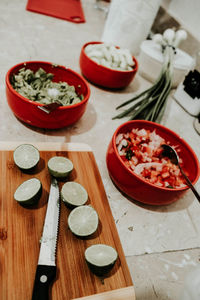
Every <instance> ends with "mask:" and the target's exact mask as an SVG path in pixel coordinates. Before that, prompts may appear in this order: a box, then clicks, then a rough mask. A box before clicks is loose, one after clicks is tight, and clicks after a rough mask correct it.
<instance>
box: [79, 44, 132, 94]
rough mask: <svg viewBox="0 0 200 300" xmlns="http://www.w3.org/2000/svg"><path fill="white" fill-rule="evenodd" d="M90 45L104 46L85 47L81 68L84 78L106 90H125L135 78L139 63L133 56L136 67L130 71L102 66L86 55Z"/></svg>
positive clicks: (81, 56)
mask: <svg viewBox="0 0 200 300" xmlns="http://www.w3.org/2000/svg"><path fill="white" fill-rule="evenodd" d="M90 44H102V42H89V43H86V44H85V45H83V47H82V49H81V54H80V60H79V63H80V68H81V72H82V74H83V76H85V77H86V78H87V79H88V80H89V81H90V82H92V83H94V84H96V85H98V86H101V87H105V88H111V89H121V88H125V87H126V86H127V85H129V84H130V82H131V81H132V80H133V78H134V77H135V74H136V72H137V70H138V62H137V60H136V59H135V57H134V56H133V60H134V62H135V66H134V68H133V69H132V70H130V71H118V70H114V69H110V68H107V67H105V66H102V65H100V64H98V63H96V62H95V61H93V60H92V59H91V58H90V57H89V56H87V54H86V53H85V47H87V46H88V45H90Z"/></svg>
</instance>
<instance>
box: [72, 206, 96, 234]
mask: <svg viewBox="0 0 200 300" xmlns="http://www.w3.org/2000/svg"><path fill="white" fill-rule="evenodd" d="M98 223H99V217H98V214H97V212H96V210H95V209H94V208H93V207H92V206H90V205H82V206H78V207H76V208H74V209H73V210H72V211H71V213H70V214H69V217H68V226H69V229H70V230H71V231H72V232H73V233H74V234H75V235H77V236H79V237H86V236H89V235H91V234H93V233H94V232H95V231H96V230H97V227H98Z"/></svg>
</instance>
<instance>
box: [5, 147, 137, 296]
mask: <svg viewBox="0 0 200 300" xmlns="http://www.w3.org/2000/svg"><path fill="white" fill-rule="evenodd" d="M34 145H35V146H38V145H37V144H34ZM40 146H41V145H40ZM49 146H50V145H48V147H47V148H48V151H45V150H44V148H45V146H44V145H43V146H41V149H43V150H41V149H40V148H39V150H40V155H41V159H40V162H39V165H38V166H37V168H36V170H35V171H34V173H33V174H25V173H22V172H21V171H20V170H19V169H18V168H17V167H16V165H15V164H14V162H13V151H12V150H3V149H2V148H0V149H1V150H0V172H1V174H0V299H1V300H28V299H31V295H32V288H33V282H34V277H35V270H36V266H37V262H38V256H39V240H40V238H41V234H42V229H43V222H44V217H45V213H46V204H47V200H48V192H49V186H50V177H49V174H48V171H47V161H48V159H49V158H50V157H52V156H54V155H62V156H65V157H68V158H69V159H71V160H72V162H73V164H74V170H73V171H72V173H71V175H70V178H68V180H73V181H76V182H78V183H80V184H82V185H83V186H84V187H85V188H86V190H87V192H88V195H89V200H88V203H87V204H91V205H92V206H93V207H94V208H95V209H96V211H97V212H98V215H99V219H100V224H99V227H98V230H97V232H96V233H95V234H93V235H92V236H91V237H90V238H88V239H79V238H77V237H75V236H74V235H73V234H72V233H71V232H70V230H69V229H68V225H67V217H68V215H69V213H70V210H69V209H68V208H66V206H65V205H64V204H63V203H61V216H60V227H59V238H58V250H57V279H56V281H55V282H54V284H53V286H52V292H51V294H52V297H51V298H52V299H53V300H61V299H66V300H67V299H74V298H81V297H86V296H90V295H94V294H100V293H104V292H108V291H112V290H116V289H122V288H126V287H131V288H132V290H133V283H132V280H131V276H130V273H129V270H128V267H127V263H126V260H125V256H124V253H123V249H122V246H121V243H120V239H119V236H118V233H117V230H116V226H115V223H114V220H113V217H112V213H111V210H110V206H109V203H108V200H107V197H106V194H105V190H104V187H103V183H102V180H101V176H100V173H99V171H98V168H97V165H96V162H95V158H94V155H93V153H92V152H91V151H68V150H65V149H69V147H67V146H66V145H64V146H63V145H62V146H61V145H58V148H57V151H56V149H55V145H54V147H52V148H53V149H54V150H52V151H51V150H50V147H49ZM61 149H62V150H61ZM31 177H36V178H39V179H40V180H41V182H42V184H43V192H42V197H41V199H40V201H39V203H38V205H37V206H35V207H33V208H24V207H22V206H20V205H19V204H18V203H17V202H16V201H15V200H14V199H13V194H14V192H15V190H16V188H17V186H18V185H19V184H21V183H22V182H23V181H24V180H27V179H29V178H31ZM63 183H64V182H59V185H60V188H61V186H62V185H63ZM97 243H105V244H108V245H111V246H113V247H115V248H116V250H117V252H118V254H119V258H118V260H117V262H116V264H115V266H114V268H113V270H112V271H111V273H110V274H109V276H107V277H106V278H105V279H104V282H103V283H102V281H101V280H100V279H99V278H98V277H96V276H95V275H93V274H92V273H91V272H90V270H89V269H88V267H87V265H86V262H85V259H84V251H85V249H86V248H87V247H88V246H90V245H93V244H97ZM102 299H104V298H102ZM105 299H106V298H105ZM111 299H112V298H111ZM113 299H114V298H113ZM116 299H118V298H116ZM119 299H123V300H124V299H126V298H119ZM129 299H134V297H132V298H129Z"/></svg>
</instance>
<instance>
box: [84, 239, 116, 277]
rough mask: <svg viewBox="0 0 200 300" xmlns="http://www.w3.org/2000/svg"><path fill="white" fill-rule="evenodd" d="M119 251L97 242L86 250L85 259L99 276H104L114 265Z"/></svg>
mask: <svg viewBox="0 0 200 300" xmlns="http://www.w3.org/2000/svg"><path fill="white" fill-rule="evenodd" d="M117 257H118V253H117V251H116V250H115V249H114V248H113V247H111V246H108V245H105V244H96V245H92V246H90V247H88V248H87V249H86V250H85V260H86V262H87V264H88V267H89V268H90V270H91V271H92V273H94V274H95V275H97V276H104V275H106V274H107V273H108V272H110V270H111V269H112V268H113V267H114V265H115V262H116V260H117Z"/></svg>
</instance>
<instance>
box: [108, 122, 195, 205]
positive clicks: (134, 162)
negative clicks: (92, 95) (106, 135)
mask: <svg viewBox="0 0 200 300" xmlns="http://www.w3.org/2000/svg"><path fill="white" fill-rule="evenodd" d="M162 144H169V145H170V146H173V147H175V149H176V151H177V153H178V156H179V159H180V160H179V162H180V164H181V166H182V168H183V170H184V171H185V173H186V174H187V175H188V177H189V179H190V180H191V182H192V183H193V184H195V183H196V182H197V181H198V179H199V176H200V164H199V160H198V158H197V156H196V154H195V152H194V151H193V149H192V148H191V147H190V145H189V144H188V143H187V142H186V141H185V140H183V139H182V138H181V137H180V136H179V135H178V134H176V133H175V132H174V131H172V130H170V129H168V128H167V127H165V126H163V125H160V124H157V123H154V122H150V121H144V120H133V121H128V122H126V123H124V124H122V125H121V126H119V127H118V128H117V130H116V131H115V132H114V134H113V137H112V140H111V141H110V144H109V146H108V149H107V154H106V163H107V168H108V172H109V175H110V177H111V179H112V181H113V182H114V184H115V185H116V186H117V187H118V188H119V190H121V191H122V192H123V193H124V194H126V195H127V196H129V197H130V198H132V199H134V200H137V201H139V202H142V203H145V204H150V205H166V204H170V203H173V202H175V201H177V200H178V199H180V197H181V196H182V195H183V193H185V192H186V191H187V190H188V189H189V188H188V186H187V185H186V183H185V181H184V178H183V177H182V175H181V173H180V171H179V169H178V166H175V165H173V164H172V163H171V162H170V160H169V159H168V158H166V157H163V155H162V148H161V145H162Z"/></svg>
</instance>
